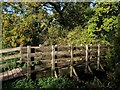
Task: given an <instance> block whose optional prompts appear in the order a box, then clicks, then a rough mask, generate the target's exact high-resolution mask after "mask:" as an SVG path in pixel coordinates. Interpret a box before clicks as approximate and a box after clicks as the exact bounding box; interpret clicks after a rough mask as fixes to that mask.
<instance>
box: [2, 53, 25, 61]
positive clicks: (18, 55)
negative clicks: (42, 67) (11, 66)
mask: <svg viewBox="0 0 120 90" xmlns="http://www.w3.org/2000/svg"><path fill="white" fill-rule="evenodd" d="M22 56H23V57H25V56H27V54H22ZM19 57H21V54H15V55H10V56H6V57H1V58H0V61H4V60H8V59H13V58H19Z"/></svg>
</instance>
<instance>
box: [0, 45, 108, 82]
mask: <svg viewBox="0 0 120 90" xmlns="http://www.w3.org/2000/svg"><path fill="white" fill-rule="evenodd" d="M107 49H108V46H107V45H100V44H99V45H92V44H90V45H82V44H81V45H79V46H73V45H66V46H62V45H52V46H43V45H39V46H26V47H23V46H20V47H16V48H10V49H2V50H0V54H1V57H0V62H1V63H0V67H1V69H2V70H1V72H0V80H1V81H6V80H10V79H15V78H18V77H22V76H27V77H32V76H34V75H35V74H34V73H39V72H42V71H46V70H50V72H51V74H52V75H55V76H56V77H57V76H58V74H59V72H58V70H59V69H61V68H65V67H68V69H69V71H68V72H69V74H70V76H71V77H72V75H73V74H75V75H76V76H77V73H76V71H75V69H74V66H77V65H84V68H85V72H91V73H92V69H91V68H95V69H97V70H100V69H101V70H104V68H103V66H102V64H101V63H102V61H104V60H105V55H106V51H107ZM33 74H34V75H33Z"/></svg>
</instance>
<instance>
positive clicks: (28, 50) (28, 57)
mask: <svg viewBox="0 0 120 90" xmlns="http://www.w3.org/2000/svg"><path fill="white" fill-rule="evenodd" d="M30 53H31V46H27V77H28V78H30V77H31V67H30V66H31V63H30V61H31V57H30Z"/></svg>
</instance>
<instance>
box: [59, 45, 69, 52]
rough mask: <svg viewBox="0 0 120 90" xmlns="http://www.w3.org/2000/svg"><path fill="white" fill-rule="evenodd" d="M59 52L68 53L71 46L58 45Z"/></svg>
mask: <svg viewBox="0 0 120 90" xmlns="http://www.w3.org/2000/svg"><path fill="white" fill-rule="evenodd" d="M57 50H58V51H68V50H70V49H69V46H63V45H58V48H57Z"/></svg>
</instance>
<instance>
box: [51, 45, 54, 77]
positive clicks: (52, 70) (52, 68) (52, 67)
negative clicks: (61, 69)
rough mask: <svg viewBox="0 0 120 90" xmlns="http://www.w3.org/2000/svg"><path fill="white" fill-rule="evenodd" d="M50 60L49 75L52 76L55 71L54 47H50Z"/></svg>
mask: <svg viewBox="0 0 120 90" xmlns="http://www.w3.org/2000/svg"><path fill="white" fill-rule="evenodd" d="M51 55H52V60H51V65H52V66H51V75H52V76H54V71H55V47H54V45H52V53H51Z"/></svg>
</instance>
